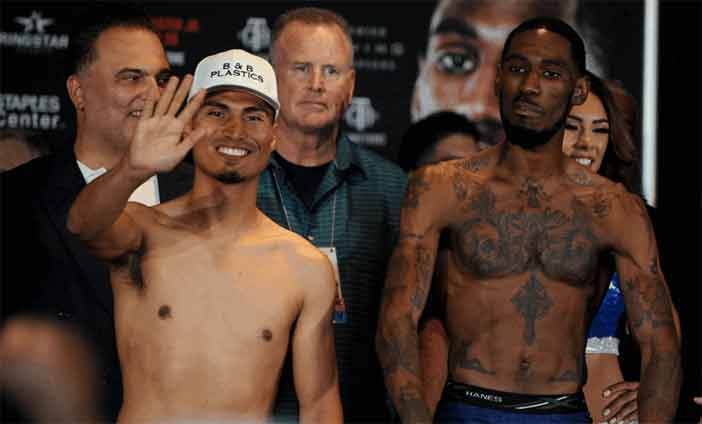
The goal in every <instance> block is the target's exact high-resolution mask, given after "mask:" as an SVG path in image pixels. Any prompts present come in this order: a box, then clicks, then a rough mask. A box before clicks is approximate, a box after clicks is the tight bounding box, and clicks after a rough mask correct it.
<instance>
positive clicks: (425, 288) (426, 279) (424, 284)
mask: <svg viewBox="0 0 702 424" xmlns="http://www.w3.org/2000/svg"><path fill="white" fill-rule="evenodd" d="M416 264H417V265H416V266H417V268H416V279H417V281H416V287H415V290H414V294H413V295H412V298H411V299H410V300H411V302H412V306H413V307H414V312H415V313H417V314H419V313H421V312H422V306H423V305H424V302H425V301H426V299H427V295H428V293H429V287H430V285H431V274H432V271H433V269H434V262H433V261H432V255H431V254H430V253H429V251H428V250H427V249H425V248H424V247H422V246H417V250H416Z"/></svg>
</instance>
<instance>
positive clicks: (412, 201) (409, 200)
mask: <svg viewBox="0 0 702 424" xmlns="http://www.w3.org/2000/svg"><path fill="white" fill-rule="evenodd" d="M430 189H431V184H429V182H428V181H426V179H425V178H424V177H423V176H422V175H420V174H417V173H413V174H411V176H410V180H409V183H408V185H407V193H406V194H405V199H404V201H403V203H402V207H403V208H405V209H416V208H417V206H419V198H420V197H421V196H422V195H423V194H424V193H426V192H427V191H429V190H430Z"/></svg>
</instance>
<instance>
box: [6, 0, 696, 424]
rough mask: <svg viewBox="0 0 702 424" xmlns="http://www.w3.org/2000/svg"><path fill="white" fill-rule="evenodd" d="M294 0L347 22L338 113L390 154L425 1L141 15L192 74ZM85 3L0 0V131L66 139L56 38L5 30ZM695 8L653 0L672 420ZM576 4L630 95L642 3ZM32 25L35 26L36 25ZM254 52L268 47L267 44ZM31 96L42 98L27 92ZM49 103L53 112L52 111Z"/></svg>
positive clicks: (692, 312)
mask: <svg viewBox="0 0 702 424" xmlns="http://www.w3.org/2000/svg"><path fill="white" fill-rule="evenodd" d="M495 1H499V0H495ZM303 4H304V5H321V6H324V7H329V8H331V9H333V10H335V11H336V12H338V13H340V14H341V15H343V16H344V17H346V18H347V19H348V20H349V22H350V24H351V25H352V27H353V29H354V45H355V48H356V61H357V68H358V70H357V82H356V93H355V97H357V98H367V99H368V101H370V104H371V107H372V110H371V111H370V112H369V109H367V108H366V109H359V111H360V112H363V113H365V115H364V114H363V113H359V114H358V115H357V116H356V118H358V119H356V120H355V121H354V120H351V122H349V121H347V122H345V124H344V125H345V129H346V130H347V131H348V132H351V133H353V135H354V136H355V137H356V139H357V140H358V141H359V142H361V143H370V146H371V147H372V148H374V149H376V150H378V151H380V152H381V153H383V154H385V155H387V156H388V157H390V158H393V157H394V154H395V150H396V144H397V142H398V141H399V140H400V138H401V136H402V133H403V132H404V130H405V128H406V127H407V125H408V124H409V101H410V96H411V92H412V87H413V84H414V79H415V76H416V73H417V69H416V64H417V55H418V54H419V52H420V51H421V49H423V47H424V44H425V42H426V33H427V26H428V22H429V19H430V16H431V13H432V10H433V8H434V2H433V1H410V2H407V1H405V2H400V1H382V2H369V1H356V2H349V1H346V2H344V1H332V0H329V1H326V2H314V3H310V2H304V3H303V2H282V1H278V2H272V1H259V2H255V3H254V2H236V1H233V0H228V1H218V2H213V1H209V2H197V3H196V2H194V1H193V2H184V1H170V2H165V1H157V0H151V1H148V2H144V5H145V7H146V9H147V11H148V12H149V14H150V15H152V16H154V17H157V18H159V19H160V20H159V21H158V25H157V26H158V27H159V29H160V33H161V35H162V38H163V40H164V43H165V44H166V48H167V50H168V51H169V52H171V53H172V54H173V55H175V56H174V57H177V58H180V59H183V60H182V63H181V64H177V63H173V65H174V68H175V70H176V71H177V72H179V73H185V72H192V71H193V70H194V68H195V65H196V64H197V61H198V60H199V59H200V58H202V57H204V56H206V55H208V54H211V53H215V52H218V51H221V50H226V49H230V48H242V47H243V48H247V49H249V50H251V49H252V48H251V47H247V46H244V45H243V44H242V43H243V42H242V41H241V39H240V38H239V37H238V34H239V33H240V31H241V30H242V29H243V28H244V27H245V26H246V23H247V21H248V19H249V18H251V17H259V18H265V19H266V21H267V25H268V27H270V26H272V24H273V21H274V20H275V18H276V17H277V16H278V15H279V14H280V13H282V12H284V11H285V10H287V9H289V8H292V7H297V6H301V5H303ZM91 5H92V2H87V1H84V2H58V1H44V2H38V1H18V0H11V1H2V3H0V32H1V33H2V34H0V65H1V68H0V96H1V97H0V129H2V128H3V127H7V126H8V123H7V120H6V118H7V116H8V114H10V113H15V114H24V115H27V114H30V115H31V114H37V118H41V116H43V115H47V118H44V119H45V120H46V119H49V120H50V119H57V120H58V121H57V122H58V126H57V127H56V128H52V129H50V130H47V131H44V130H41V129H37V128H29V129H28V130H29V131H30V132H37V133H39V135H40V136H45V137H46V138H47V139H50V140H51V142H52V143H66V142H68V140H70V139H71V137H72V134H71V133H70V131H66V130H67V129H70V128H72V127H73V120H74V117H73V109H72V105H71V104H70V102H69V101H68V99H67V96H66V95H65V78H66V72H65V70H64V67H63V61H64V55H65V50H64V49H62V48H61V47H60V46H58V47H57V46H56V44H54V45H51V44H50V45H40V46H33V47H16V46H10V45H8V43H9V41H7V40H8V35H7V34H20V35H21V34H24V33H25V32H24V28H23V26H22V25H21V24H19V23H18V22H17V21H16V18H17V17H28V16H30V14H31V12H32V11H39V12H40V13H41V16H42V17H43V18H44V19H53V21H52V22H51V23H49V24H47V25H46V27H45V32H44V34H45V35H47V34H48V35H49V36H53V37H54V38H53V40H54V43H58V44H59V45H60V41H61V37H62V36H63V35H65V34H68V33H69V32H70V28H71V25H72V22H71V19H72V18H73V16H75V15H76V13H77V12H78V11H79V9H80V8H83V7H91ZM701 6H702V5H701V2H700V1H695V0H690V1H666V0H662V1H661V4H660V45H659V86H658V94H659V104H658V113H659V115H658V153H659V162H658V207H657V211H656V212H657V213H656V215H657V237H658V239H659V240H658V241H659V246H660V251H661V259H662V267H663V272H664V273H665V275H666V277H667V280H668V283H669V285H670V288H671V293H672V296H673V299H674V301H675V303H676V306H677V308H678V310H679V312H680V316H681V321H682V328H683V366H684V372H685V381H684V387H683V392H682V394H681V399H680V406H679V410H678V421H679V422H697V420H698V419H699V417H700V412H702V408H701V407H698V406H696V405H694V404H693V403H692V400H691V398H692V396H693V395H694V394H699V395H702V387H701V385H700V381H701V378H700V377H702V369H701V367H700V359H701V357H700V353H701V352H700V346H699V341H700V332H701V331H702V328H701V326H700V322H701V321H702V301H701V296H700V295H701V293H700V281H701V277H702V255H701V250H700V240H702V228H700V221H701V217H702V199H701V197H700V181H701V180H702V174H701V173H700V163H702V161H701V160H700V159H701V158H700V148H699V146H700V141H702V139H701V136H700V126H702V112H701V110H702V108H701V107H700V100H701V98H702V84H700V79H701V78H702V72H701V69H700V66H699V65H700V60H699V56H700V54H702V45H701V42H700V40H702V33H701V30H700V27H701V26H702V7H701ZM580 10H581V12H579V20H581V19H582V20H583V21H587V22H588V23H589V25H590V26H591V27H593V28H594V29H595V33H596V34H598V36H597V37H596V38H595V40H594V41H596V42H597V43H598V45H599V46H600V49H601V50H602V51H603V52H604V59H605V60H604V62H605V66H604V67H603V70H604V71H605V73H606V74H608V75H616V77H617V78H618V79H620V80H622V82H623V83H624V85H625V87H626V88H627V89H629V91H631V92H632V93H633V94H634V95H635V96H636V97H637V98H638V99H640V98H641V78H642V74H643V67H642V63H643V62H642V58H643V54H642V48H643V47H642V45H643V0H620V1H614V2H613V1H594V0H588V1H586V2H584V5H583V6H582V7H580ZM32 33H33V34H38V31H36V30H35V31H33V32H32ZM383 45H384V46H385V47H384V48H383ZM398 46H400V47H398ZM384 49H385V50H384ZM386 50H387V51H386ZM258 53H259V54H265V53H267V48H266V49H263V50H262V51H260V52H258ZM378 68H380V69H378ZM8 94H10V95H18V96H10V97H12V99H14V100H12V99H10V98H8V96H7V95H8ZM35 95H36V96H40V97H39V98H37V99H32V98H31V96H35ZM28 96H29V98H28ZM41 96H45V97H43V98H42V97H41ZM46 96H48V97H46ZM52 96H53V97H52ZM17 99H20V100H22V99H24V102H25V103H19V104H18V103H17ZM55 101H58V104H59V105H60V110H55V107H54V102H55ZM32 102H34V103H32ZM3 116H4V119H5V120H4V121H3ZM55 117H57V118H55ZM361 118H362V119H361ZM32 126H33V125H32ZM378 140H380V141H382V140H384V141H385V144H384V145H383V144H378ZM623 360H624V369H625V372H626V373H627V374H628V375H629V376H631V377H632V378H633V377H635V374H636V372H637V371H638V370H637V369H636V368H635V367H636V362H635V361H632V360H631V358H630V357H627V356H624V357H623ZM632 365H633V367H632Z"/></svg>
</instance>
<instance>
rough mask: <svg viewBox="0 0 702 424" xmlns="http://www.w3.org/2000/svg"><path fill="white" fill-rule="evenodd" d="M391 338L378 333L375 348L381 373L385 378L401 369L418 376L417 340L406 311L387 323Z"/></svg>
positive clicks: (381, 332)
mask: <svg viewBox="0 0 702 424" xmlns="http://www.w3.org/2000/svg"><path fill="white" fill-rule="evenodd" d="M388 327H389V328H388V331H387V332H388V333H389V334H392V335H393V336H392V340H390V338H389V337H385V335H384V334H383V331H380V332H379V333H378V340H377V349H378V357H379V358H380V365H381V368H382V370H383V375H385V376H386V378H387V377H388V376H390V375H392V374H394V373H396V372H397V371H398V370H400V369H402V370H404V371H406V372H407V373H409V374H411V375H413V376H415V377H417V378H419V376H420V370H419V342H418V336H417V332H416V330H414V331H413V329H415V328H416V327H415V326H414V324H413V323H412V316H411V315H410V314H409V313H407V314H405V315H403V316H402V317H401V318H400V319H399V320H397V322H394V323H390V324H389V325H388Z"/></svg>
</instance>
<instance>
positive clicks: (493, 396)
mask: <svg viewBox="0 0 702 424" xmlns="http://www.w3.org/2000/svg"><path fill="white" fill-rule="evenodd" d="M444 399H446V400H454V401H460V402H464V403H466V404H469V405H475V406H484V407H488V408H495V409H501V410H508V411H513V412H523V413H534V414H565V413H570V412H584V411H587V404H586V403H585V396H583V393H582V392H578V393H569V394H560V395H527V394H520V393H510V392H501V391H498V390H492V389H484V388H482V387H476V386H471V385H469V384H462V383H456V382H454V381H451V380H449V381H448V382H447V383H446V386H445V387H444Z"/></svg>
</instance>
